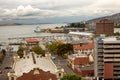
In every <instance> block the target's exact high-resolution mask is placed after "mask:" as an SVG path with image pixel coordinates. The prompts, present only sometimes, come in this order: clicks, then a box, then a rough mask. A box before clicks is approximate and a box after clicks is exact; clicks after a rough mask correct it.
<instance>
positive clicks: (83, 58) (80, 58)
mask: <svg viewBox="0 0 120 80" xmlns="http://www.w3.org/2000/svg"><path fill="white" fill-rule="evenodd" d="M68 62H69V64H70V66H71V68H72V69H73V70H74V69H75V66H82V65H87V64H89V57H88V56H87V55H84V54H71V55H68Z"/></svg>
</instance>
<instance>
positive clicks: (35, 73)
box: [16, 68, 57, 80]
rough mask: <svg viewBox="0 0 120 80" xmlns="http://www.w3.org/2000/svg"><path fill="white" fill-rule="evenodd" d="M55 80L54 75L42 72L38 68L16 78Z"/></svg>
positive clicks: (18, 79)
mask: <svg viewBox="0 0 120 80" xmlns="http://www.w3.org/2000/svg"><path fill="white" fill-rule="evenodd" d="M49 79H51V80H57V76H56V75H55V74H52V73H50V72H49V71H47V72H46V71H43V70H42V69H39V68H34V69H33V70H31V71H30V72H28V73H23V75H22V76H20V77H18V78H17V79H16V80H49Z"/></svg>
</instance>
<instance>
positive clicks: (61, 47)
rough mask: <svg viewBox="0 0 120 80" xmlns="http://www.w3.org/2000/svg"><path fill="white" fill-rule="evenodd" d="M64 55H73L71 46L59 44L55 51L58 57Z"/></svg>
mask: <svg viewBox="0 0 120 80" xmlns="http://www.w3.org/2000/svg"><path fill="white" fill-rule="evenodd" d="M66 53H69V54H70V53H73V46H72V44H69V43H67V44H59V45H58V49H57V54H58V55H64V54H66Z"/></svg>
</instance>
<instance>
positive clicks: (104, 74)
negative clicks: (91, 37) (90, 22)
mask: <svg viewBox="0 0 120 80" xmlns="http://www.w3.org/2000/svg"><path fill="white" fill-rule="evenodd" d="M94 42H95V53H94V54H95V61H94V64H95V65H94V68H95V69H94V70H95V72H94V73H95V77H96V78H97V80H103V79H104V80H120V37H99V38H96V39H95V41H94Z"/></svg>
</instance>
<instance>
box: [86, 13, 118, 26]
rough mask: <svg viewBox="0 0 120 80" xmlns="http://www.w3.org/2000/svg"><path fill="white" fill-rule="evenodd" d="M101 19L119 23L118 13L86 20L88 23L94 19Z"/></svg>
mask: <svg viewBox="0 0 120 80" xmlns="http://www.w3.org/2000/svg"><path fill="white" fill-rule="evenodd" d="M101 19H109V20H112V21H114V23H117V24H118V23H120V13H117V14H114V15H110V16H104V17H99V18H95V19H91V20H88V21H87V22H88V23H96V21H99V20H101Z"/></svg>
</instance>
